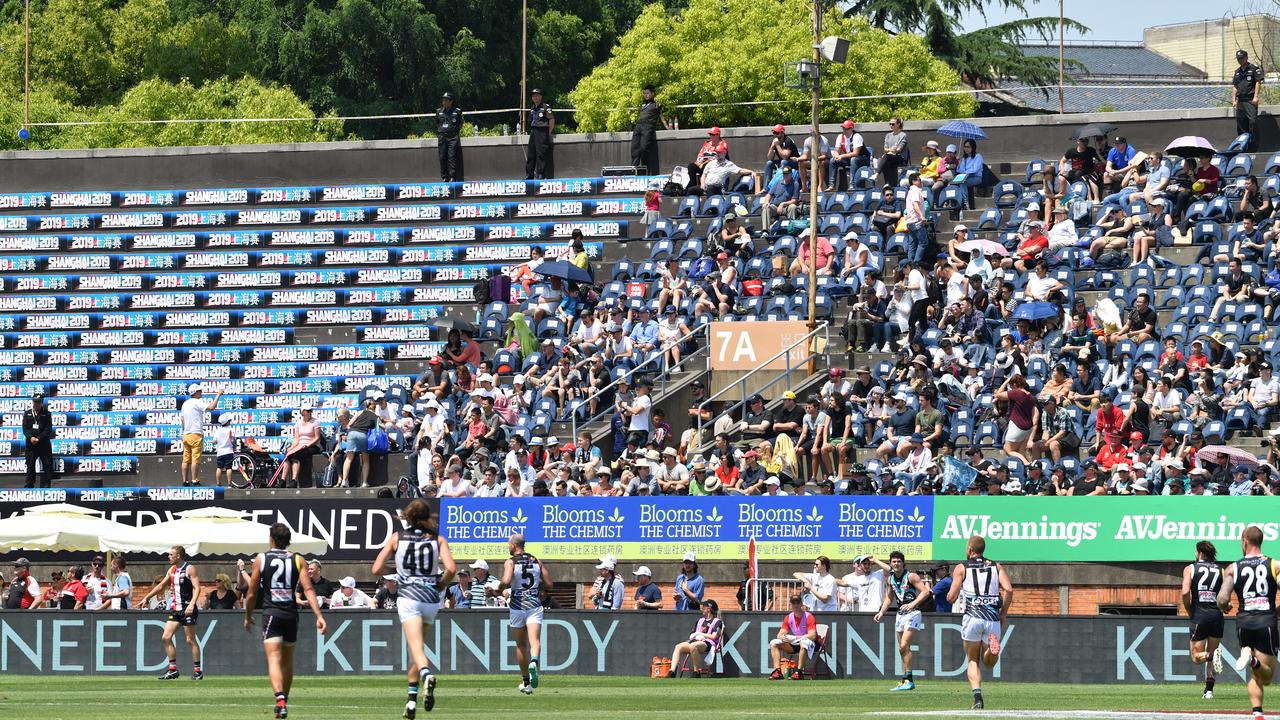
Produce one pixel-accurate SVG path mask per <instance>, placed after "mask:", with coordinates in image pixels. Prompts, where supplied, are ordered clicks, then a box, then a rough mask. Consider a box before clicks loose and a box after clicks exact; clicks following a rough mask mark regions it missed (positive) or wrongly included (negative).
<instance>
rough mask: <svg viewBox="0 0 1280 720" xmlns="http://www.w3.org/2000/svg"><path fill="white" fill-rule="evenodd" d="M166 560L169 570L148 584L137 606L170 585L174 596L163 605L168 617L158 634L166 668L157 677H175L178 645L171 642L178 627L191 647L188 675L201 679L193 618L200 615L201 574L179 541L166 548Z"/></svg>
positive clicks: (163, 678) (145, 602) (202, 671)
mask: <svg viewBox="0 0 1280 720" xmlns="http://www.w3.org/2000/svg"><path fill="white" fill-rule="evenodd" d="M169 562H170V563H172V565H171V566H170V567H169V570H168V571H167V572H166V573H165V574H164V577H163V578H162V579H161V580H160V582H158V583H156V586H155V587H153V588H151V591H150V592H148V593H147V596H146V597H144V598H142V602H140V603H138V606H139V607H146V606H147V601H148V600H150V599H151V598H153V597H155V596H157V595H159V594H161V593H163V592H164V589H165V588H166V587H171V588H173V596H172V598H170V599H169V600H168V602H167V603H166V605H165V610H166V611H168V617H167V618H166V619H165V623H164V635H163V636H161V639H162V643H163V644H164V654H165V655H166V656H167V657H168V658H169V668H168V670H166V671H165V673H164V675H161V676H160V679H161V680H177V679H178V646H177V645H176V644H175V643H174V641H173V636H174V635H175V634H177V632H178V628H179V627H181V628H182V630H183V632H184V633H185V634H186V637H187V645H189V646H190V647H191V660H192V663H193V664H194V665H195V670H194V671H193V672H192V673H191V679H192V680H203V679H204V670H202V669H201V668H200V644H199V643H197V642H196V619H197V618H199V616H200V606H199V600H200V576H199V574H197V573H196V566H195V565H192V564H191V563H189V562H187V550H186V548H184V547H182V546H181V545H174V546H173V547H171V548H169Z"/></svg>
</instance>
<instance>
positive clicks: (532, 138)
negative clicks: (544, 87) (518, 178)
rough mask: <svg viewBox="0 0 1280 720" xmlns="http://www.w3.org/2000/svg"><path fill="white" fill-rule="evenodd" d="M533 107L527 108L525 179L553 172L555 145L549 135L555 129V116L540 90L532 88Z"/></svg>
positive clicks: (544, 175) (549, 175)
mask: <svg viewBox="0 0 1280 720" xmlns="http://www.w3.org/2000/svg"><path fill="white" fill-rule="evenodd" d="M530 94H531V95H532V96H533V107H532V108H530V109H529V153H528V156H527V157H526V158H525V163H524V177H525V179H526V180H546V179H548V178H553V177H555V176H556V174H555V145H553V144H552V142H551V135H552V133H554V132H555V130H556V116H555V115H554V114H553V113H552V112H551V106H550V105H548V104H546V103H544V102H542V91H541V90H539V89H538V88H534V89H533V92H532V93H530Z"/></svg>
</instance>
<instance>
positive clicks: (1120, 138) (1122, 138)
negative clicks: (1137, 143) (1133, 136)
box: [1116, 135, 1129, 145]
mask: <svg viewBox="0 0 1280 720" xmlns="http://www.w3.org/2000/svg"><path fill="white" fill-rule="evenodd" d="M1116 143H1124V144H1126V145H1128V144H1129V141H1128V140H1127V139H1126V138H1125V136H1123V135H1117V136H1116Z"/></svg>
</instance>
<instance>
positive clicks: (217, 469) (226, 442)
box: [213, 412, 236, 487]
mask: <svg viewBox="0 0 1280 720" xmlns="http://www.w3.org/2000/svg"><path fill="white" fill-rule="evenodd" d="M231 420H232V417H231V413H229V412H227V413H222V415H220V416H219V417H218V425H217V427H215V428H214V429H213V454H214V456H215V457H216V458H217V460H216V463H217V464H215V465H214V466H213V483H214V484H215V485H217V486H219V487H222V486H223V485H224V483H225V484H226V485H230V484H231V470H232V467H231V466H232V465H233V462H232V461H234V460H235V457H236V444H235V435H234V434H233V433H232V432H231ZM224 476H225V477H224Z"/></svg>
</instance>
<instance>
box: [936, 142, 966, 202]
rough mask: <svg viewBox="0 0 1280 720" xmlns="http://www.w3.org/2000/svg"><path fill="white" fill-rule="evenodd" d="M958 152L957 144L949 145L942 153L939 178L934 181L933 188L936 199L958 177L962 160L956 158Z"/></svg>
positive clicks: (939, 161)
mask: <svg viewBox="0 0 1280 720" xmlns="http://www.w3.org/2000/svg"><path fill="white" fill-rule="evenodd" d="M956 152H958V148H956V146H955V144H948V145H947V147H946V148H945V149H944V150H943V152H942V157H940V158H938V176H937V177H936V178H935V179H934V181H933V186H932V190H933V194H934V196H935V197H937V195H938V193H940V192H942V189H943V188H945V187H946V186H947V185H948V184H950V182H951V181H952V180H954V179H955V177H956V172H957V170H958V168H959V167H960V158H959V157H957V156H956Z"/></svg>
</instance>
